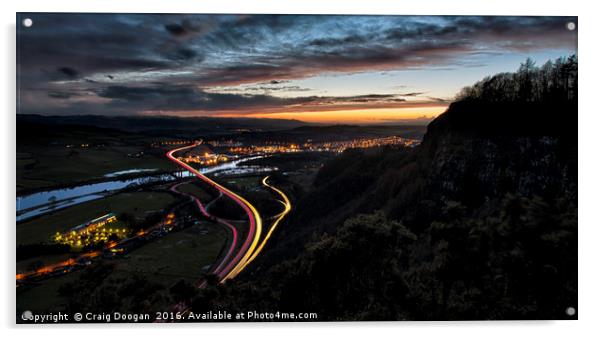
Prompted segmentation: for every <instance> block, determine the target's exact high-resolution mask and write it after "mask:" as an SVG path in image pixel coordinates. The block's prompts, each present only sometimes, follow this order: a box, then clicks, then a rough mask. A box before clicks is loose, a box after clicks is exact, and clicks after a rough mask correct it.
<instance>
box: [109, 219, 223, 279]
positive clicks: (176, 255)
mask: <svg viewBox="0 0 602 337" xmlns="http://www.w3.org/2000/svg"><path fill="white" fill-rule="evenodd" d="M227 240H230V238H228V237H227V236H226V232H225V231H224V230H223V229H222V228H221V227H219V226H218V225H216V224H213V223H208V222H203V223H201V224H199V225H194V226H192V227H189V228H186V229H183V230H181V231H178V232H175V233H170V234H169V235H167V236H165V237H162V238H159V239H157V240H155V241H153V242H150V243H148V244H147V245H145V246H143V247H141V248H139V249H136V250H134V251H132V252H131V253H130V254H128V257H127V258H126V259H123V260H119V263H118V266H117V270H118V271H124V272H129V273H137V274H143V275H148V276H152V279H153V280H155V281H160V282H162V283H164V284H165V285H166V286H170V285H172V284H173V283H175V282H177V281H178V280H179V279H186V280H188V281H196V280H198V279H199V278H201V276H202V275H203V272H202V271H201V269H202V268H203V267H205V266H210V265H211V264H212V263H213V262H215V260H216V259H217V258H218V256H219V254H220V251H221V249H222V247H223V246H224V245H225V244H226V243H227V242H228V241H227ZM174 261H177V263H174Z"/></svg>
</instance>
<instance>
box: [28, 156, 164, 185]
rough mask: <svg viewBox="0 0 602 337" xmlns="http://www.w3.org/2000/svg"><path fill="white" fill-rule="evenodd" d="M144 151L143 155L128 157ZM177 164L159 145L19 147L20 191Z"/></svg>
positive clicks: (161, 168) (158, 168)
mask: <svg viewBox="0 0 602 337" xmlns="http://www.w3.org/2000/svg"><path fill="white" fill-rule="evenodd" d="M141 151H143V152H144V155H143V156H142V157H140V158H131V157H128V154H135V153H139V152H141ZM173 168H174V166H173V165H172V164H171V163H170V162H169V160H167V159H166V158H165V157H164V154H163V151H162V150H160V149H150V148H148V147H146V146H144V145H107V146H104V147H92V146H91V147H87V148H81V147H73V148H67V147H65V146H64V145H54V146H42V145H40V146H38V145H19V146H18V147H17V192H19V191H23V190H28V189H35V188H50V187H53V186H59V185H64V184H73V183H77V182H84V181H87V180H91V179H100V178H104V175H105V174H108V173H112V172H117V171H123V170H129V169H157V170H170V169H173Z"/></svg>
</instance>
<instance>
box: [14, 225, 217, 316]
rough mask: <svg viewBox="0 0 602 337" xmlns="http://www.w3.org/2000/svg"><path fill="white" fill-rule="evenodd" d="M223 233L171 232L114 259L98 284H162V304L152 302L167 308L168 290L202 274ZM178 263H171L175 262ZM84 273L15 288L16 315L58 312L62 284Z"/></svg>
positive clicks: (209, 228) (200, 229)
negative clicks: (134, 279) (136, 277)
mask: <svg viewBox="0 0 602 337" xmlns="http://www.w3.org/2000/svg"><path fill="white" fill-rule="evenodd" d="M227 239H228V238H227V237H226V233H225V231H224V230H223V229H222V228H221V227H218V225H215V224H212V223H202V224H199V225H195V226H192V227H189V228H186V229H184V230H181V231H178V232H173V233H170V234H168V235H167V236H165V237H162V238H159V239H157V240H155V241H152V242H149V243H148V244H146V245H145V246H142V247H140V248H138V249H136V250H134V251H132V252H131V253H129V254H128V255H127V256H126V257H125V258H122V259H116V260H113V263H115V269H114V270H113V271H112V272H111V274H110V275H109V276H108V277H107V278H106V279H105V280H104V281H102V283H101V284H100V285H99V287H107V286H109V287H110V286H114V285H118V284H120V283H122V282H123V280H124V279H131V278H132V277H133V276H134V275H142V276H144V277H145V278H148V279H150V280H152V282H156V283H159V284H162V285H163V287H164V288H163V289H162V290H158V292H160V293H161V294H162V296H159V297H161V298H164V300H163V301H160V302H157V303H154V306H155V307H156V309H157V310H159V309H161V310H164V309H167V308H168V307H169V306H170V305H172V304H173V303H172V302H171V300H170V299H169V293H168V290H169V288H170V287H171V286H173V285H174V284H175V283H176V282H178V281H179V280H182V279H183V280H186V281H188V282H191V283H195V282H196V281H197V280H199V279H200V278H201V277H202V275H203V272H202V271H201V268H202V267H204V266H208V265H211V264H212V263H213V262H214V261H215V260H216V259H217V257H218V255H219V254H220V251H221V249H222V247H223V245H224V244H225V243H226V240H227ZM176 260H177V261H178V263H174V261H176ZM85 272H86V270H79V271H75V272H73V273H69V274H66V275H64V276H60V277H56V278H51V279H48V280H45V281H43V282H41V283H40V284H39V285H37V286H35V287H32V288H29V289H17V312H22V311H24V310H31V311H33V312H38V313H44V312H52V311H54V312H57V311H59V310H61V309H62V307H64V305H65V304H66V303H67V299H66V298H65V297H61V296H59V294H58V290H59V288H60V287H61V286H62V285H65V284H69V283H72V282H77V281H78V278H79V277H80V275H81V274H82V273H85Z"/></svg>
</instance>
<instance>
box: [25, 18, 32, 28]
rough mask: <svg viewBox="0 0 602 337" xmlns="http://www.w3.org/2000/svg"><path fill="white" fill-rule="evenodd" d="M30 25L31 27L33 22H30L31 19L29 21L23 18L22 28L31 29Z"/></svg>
mask: <svg viewBox="0 0 602 337" xmlns="http://www.w3.org/2000/svg"><path fill="white" fill-rule="evenodd" d="M32 25H33V20H32V19H30V18H25V19H23V26H24V27H27V28H29V27H31V26H32Z"/></svg>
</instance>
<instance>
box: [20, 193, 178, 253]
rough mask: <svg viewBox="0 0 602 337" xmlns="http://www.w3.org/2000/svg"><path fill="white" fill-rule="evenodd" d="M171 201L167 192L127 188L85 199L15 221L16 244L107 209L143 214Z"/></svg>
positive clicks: (43, 238)
mask: <svg viewBox="0 0 602 337" xmlns="http://www.w3.org/2000/svg"><path fill="white" fill-rule="evenodd" d="M175 201H176V199H175V198H174V197H173V196H172V195H171V194H169V193H163V192H131V193H119V194H116V195H113V196H110V197H107V198H103V199H98V200H93V201H89V202H85V203H82V204H78V205H75V206H72V207H69V208H66V209H61V210H58V211H56V212H54V213H52V214H45V215H43V216H41V217H38V218H35V219H32V220H30V221H26V222H23V223H20V224H18V225H17V245H19V244H31V243H39V242H49V241H50V239H51V236H52V235H53V234H54V233H56V232H63V231H65V230H67V229H69V228H71V227H73V226H76V225H79V224H81V223H84V222H86V221H88V220H91V219H94V218H97V217H99V216H101V215H104V214H107V213H109V212H113V213H116V214H119V213H121V212H128V213H130V214H132V215H134V216H143V215H144V214H145V212H148V211H158V210H163V209H165V208H166V207H168V206H169V205H170V204H171V203H173V202H175Z"/></svg>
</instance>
